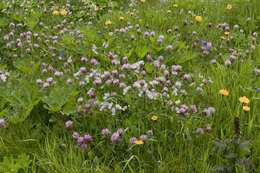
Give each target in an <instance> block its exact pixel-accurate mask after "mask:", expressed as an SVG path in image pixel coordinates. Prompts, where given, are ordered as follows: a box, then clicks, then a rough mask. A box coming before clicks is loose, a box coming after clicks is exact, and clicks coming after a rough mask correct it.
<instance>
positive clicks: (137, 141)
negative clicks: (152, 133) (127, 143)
mask: <svg viewBox="0 0 260 173" xmlns="http://www.w3.org/2000/svg"><path fill="white" fill-rule="evenodd" d="M135 144H136V145H143V144H144V141H142V140H136V141H135Z"/></svg>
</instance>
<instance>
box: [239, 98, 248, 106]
mask: <svg viewBox="0 0 260 173" xmlns="http://www.w3.org/2000/svg"><path fill="white" fill-rule="evenodd" d="M239 101H240V103H246V104H248V103H249V102H250V100H249V99H248V98H247V97H246V96H243V97H240V98H239Z"/></svg>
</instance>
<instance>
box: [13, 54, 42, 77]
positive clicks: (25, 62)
mask: <svg viewBox="0 0 260 173" xmlns="http://www.w3.org/2000/svg"><path fill="white" fill-rule="evenodd" d="M13 65H14V67H15V68H17V69H18V70H20V71H22V72H23V73H28V74H32V73H34V72H35V71H36V70H37V69H38V67H39V65H40V62H38V63H36V64H34V65H33V66H31V60H30V59H29V58H21V59H16V60H15V61H13Z"/></svg>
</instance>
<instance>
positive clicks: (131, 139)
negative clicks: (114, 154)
mask: <svg viewBox="0 0 260 173" xmlns="http://www.w3.org/2000/svg"><path fill="white" fill-rule="evenodd" d="M129 141H130V144H134V143H135V141H137V138H136V137H132V138H130V140H129Z"/></svg>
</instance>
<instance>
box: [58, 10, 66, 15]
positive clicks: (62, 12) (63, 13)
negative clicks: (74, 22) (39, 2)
mask: <svg viewBox="0 0 260 173" xmlns="http://www.w3.org/2000/svg"><path fill="white" fill-rule="evenodd" d="M60 14H61V15H63V16H64V15H66V14H68V12H67V11H66V10H62V11H61V12H60Z"/></svg>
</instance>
